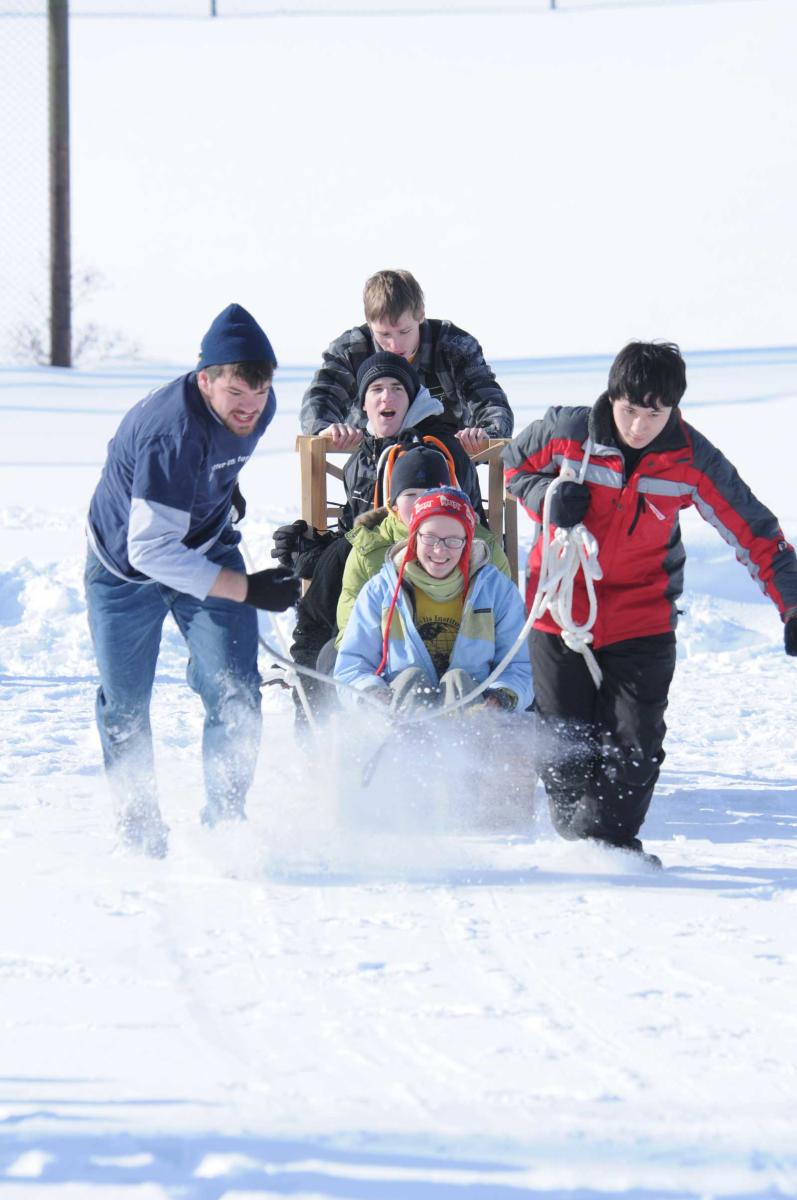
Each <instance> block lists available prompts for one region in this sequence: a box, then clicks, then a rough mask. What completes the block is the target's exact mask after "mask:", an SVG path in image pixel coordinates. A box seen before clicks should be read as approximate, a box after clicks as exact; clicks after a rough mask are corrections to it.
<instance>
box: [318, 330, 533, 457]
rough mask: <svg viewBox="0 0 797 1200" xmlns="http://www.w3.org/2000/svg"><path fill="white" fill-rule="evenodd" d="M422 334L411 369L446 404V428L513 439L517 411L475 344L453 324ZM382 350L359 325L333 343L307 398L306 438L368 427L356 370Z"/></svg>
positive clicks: (479, 347)
mask: <svg viewBox="0 0 797 1200" xmlns="http://www.w3.org/2000/svg"><path fill="white" fill-rule="evenodd" d="M420 333H421V340H420V344H419V346H418V352H417V354H416V355H415V358H414V359H413V362H412V365H413V367H414V368H415V370H416V371H417V372H418V375H419V376H420V380H421V383H422V384H423V385H424V387H427V388H428V389H429V391H430V392H431V393H432V395H433V396H435V397H436V398H438V399H439V400H441V401H442V402H443V409H444V412H443V419H444V420H445V421H446V423H447V424H449V425H451V426H452V427H453V428H454V429H464V428H465V427H467V426H471V425H478V426H481V427H482V428H483V429H485V430H486V431H487V433H488V434H489V435H490V437H495V438H508V437H511V436H512V430H513V428H514V416H513V414H512V409H511V408H510V407H509V401H508V400H507V398H506V394H505V393H504V391H503V389H502V388H501V387H500V386H499V384H498V383H497V382H496V379H495V375H494V374H493V371H492V370H491V368H490V367H489V366H488V364H487V363H486V362H485V360H484V353H483V351H482V348H481V346H480V345H479V343H478V342H477V341H476V339H475V338H474V337H472V336H471V335H470V334H469V333H465V331H464V329H458V328H457V326H456V325H453V324H452V323H451V322H450V321H438V320H432V319H428V320H425V321H422V322H421V328H420ZM378 349H379V347H378V346H376V345H375V344H374V339H373V335H372V333H371V330H370V328H369V327H368V325H357V326H355V328H354V329H349V330H347V331H346V333H342V334H341V335H340V337H338V338H336V339H335V341H334V342H332V343H331V345H330V346H329V347H328V348H327V350H325V351H324V362H323V365H322V366H321V367H320V368H319V370H318V371H316V373H315V375H314V376H313V381H312V383H311V384H310V386H309V388H308V389H307V391H306V392H305V394H304V396H303V397H302V407H301V417H300V419H301V427H302V433H305V434H314V433H320V432H321V430H322V429H326V428H327V426H329V425H334V424H337V423H343V422H345V423H347V424H349V425H353V426H355V427H356V428H358V429H362V428H364V427H365V421H366V417H365V413H364V412H363V409H362V408H361V406H360V404H359V401H358V399H357V370H358V368H359V366H360V364H361V363H363V362H364V361H365V359H366V358H370V356H371V355H372V354H373V353H374V352H375V351H376V350H378Z"/></svg>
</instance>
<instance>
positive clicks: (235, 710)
mask: <svg viewBox="0 0 797 1200" xmlns="http://www.w3.org/2000/svg"><path fill="white" fill-rule="evenodd" d="M235 536H236V535H235V534H233V533H231V532H230V533H227V534H226V535H224V534H223V535H222V538H220V539H219V541H218V542H217V543H216V544H215V545H214V546H213V547H212V548H211V550H209V551H208V554H207V557H208V558H209V559H210V560H211V561H212V562H215V563H219V564H220V565H221V566H224V567H230V568H232V569H233V570H238V571H244V570H245V567H244V562H243V558H242V557H241V553H240V551H239V550H238V548H237V546H236V545H235V544H234V542H233V541H232V539H233V538H235ZM225 537H226V540H224V539H225ZM236 540H237V538H236ZM85 585H86V603H87V606H88V616H89V627H90V629H91V636H92V640H93V642H94V653H95V656H96V659H97V666H98V668H99V673H100V687H99V688H98V690H97V703H96V716H97V726H98V728H99V732H100V741H101V743H102V753H103V758H104V760H105V768H106V771H107V772H108V777H109V779H110V781H111V783H112V785H113V788H114V791H115V793H116V796H117V800H118V802H119V803H120V805H121V809H122V813H121V815H122V819H124V814H125V813H129V812H131V811H133V812H139V813H141V814H142V815H143V814H146V813H147V812H150V813H153V812H157V810H158V800H157V791H156V785H155V771H154V761H153V753H152V729H151V726H150V716H149V707H150V699H151V696H152V686H153V683H154V680H155V667H156V664H157V660H158V651H159V649H160V639H161V630H162V627H163V622H164V620H165V619H166V616H167V614H168V613H171V614H172V616H173V617H174V619H175V621H176V622H177V626H178V628H179V630H180V632H181V633H182V635H183V637H184V638H185V640H186V642H187V643H188V649H189V652H190V660H189V663H188V671H187V678H188V683H189V685H190V687H191V688H192V689H193V690H194V691H195V692H198V693H199V695H200V696H201V698H202V703H203V704H204V707H205V727H204V733H203V737H202V759H203V765H204V772H205V791H206V795H207V806H206V808H205V810H204V812H203V817H204V819H206V820H208V821H209V822H210V823H211V824H213V823H215V821H216V820H218V819H219V818H221V817H223V816H234V815H243V810H244V802H245V799H246V793H247V791H248V789H249V786H250V784H251V782H252V777H253V775H254V770H255V763H256V761H257V753H258V748H259V744H260V676H259V674H258V670H257V639H258V629H257V613H256V611H255V609H254V608H250V607H249V606H248V605H246V604H238V603H236V602H235V601H232V600H217V599H213V598H212V597H208V598H207V599H206V600H197V599H196V598H195V597H194V596H189V595H187V594H186V593H185V592H177V591H174V589H173V588H168V587H165V586H163V585H162V584H159V583H156V582H154V581H152V582H147V583H128V582H126V581H125V580H124V579H119V578H118V576H116V575H114V574H112V573H111V572H110V571H108V570H106V568H105V567H104V566H103V565H102V563H101V562H100V560H99V559H98V558H97V556H96V555H95V554H94V553H93V552H92V551H91V550H89V552H88V558H87V561H86V574H85Z"/></svg>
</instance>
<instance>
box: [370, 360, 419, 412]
mask: <svg viewBox="0 0 797 1200" xmlns="http://www.w3.org/2000/svg"><path fill="white" fill-rule="evenodd" d="M385 378H387V379H397V380H398V381H399V383H401V384H403V385H404V389H405V391H406V393H407V395H408V396H409V398H410V404H412V402H413V400H414V399H415V397H416V396H417V395H418V392H419V391H420V390H421V381H420V379H419V378H418V374H417V372H416V370H415V368H414V367H413V366H412V364H411V363H408V362H407V360H406V358H402V357H401V355H400V354H391V353H390V351H389V350H379V351H378V353H376V354H372V355H371V357H370V358H366V360H365V362H363V363H361V364H360V369H359V371H358V372H357V398H358V399H359V401H360V404H363V403H364V402H365V393H366V392H367V391H368V387H369V385H370V384H372V383H373V382H374V380H375V379H385Z"/></svg>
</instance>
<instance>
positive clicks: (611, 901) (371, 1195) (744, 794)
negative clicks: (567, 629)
mask: <svg viewBox="0 0 797 1200" xmlns="http://www.w3.org/2000/svg"><path fill="white" fill-rule="evenodd" d="M796 363H797V350H787V349H782V350H771V351H735V352H729V353H726V354H722V353H717V354H706V355H694V356H689V357H688V369H689V390H688V392H687V397H686V400H685V407H686V410H687V413H688V415H689V417H690V418H691V419H692V420H693V421H694V423H695V424H697V425H698V427H699V428H701V429H702V430H703V431H704V432H706V433H707V434H708V435H709V436H710V437H712V438H714V439H716V440H717V441H718V442H719V444H720V445H721V446H722V447H723V449H724V450H725V451H726V453H727V454H728V455H729V457H730V458H731V459H732V460H733V461H735V462H736V463H737V465H738V466H739V468H740V470H741V471H742V474H743V476H744V477H745V478H746V480H747V481H748V483H749V484H750V485H751V486H752V487H753V489H754V491H756V493H757V494H758V495H759V496H761V498H762V499H764V500H765V502H767V503H768V504H769V505H770V507H772V508H773V509H774V511H776V512H777V513H778V515H779V517H780V519H781V521H782V523H783V526H784V529H785V531H786V533H787V536H790V538H791V539H792V540H794V538H795V536H797V501H796V500H795V494H794V489H793V470H792V466H791V439H789V438H788V437H787V436H783V435H784V434H785V433H786V432H787V431H789V430H790V429H792V428H793V418H792V416H791V413H792V411H793V406H794V402H795V399H797V387H796V386H795V364H796ZM496 366H497V369H498V373H499V377H501V378H502V379H504V381H505V382H506V385H507V387H508V389H509V391H510V394H511V397H512V400H513V403H514V406H515V408H516V412H517V415H518V423H519V424H521V423H525V422H526V421H528V420H530V419H532V418H533V417H534V416H537V415H539V414H540V413H541V411H542V410H543V408H544V406H545V405H546V404H548V403H579V402H587V401H589V400H590V399H592V398H593V397H594V396H595V395H596V394H597V391H598V390H599V389H600V387H601V385H602V382H603V380H604V379H605V374H606V367H607V362H606V360H604V359H600V358H597V359H571V360H565V359H558V360H537V361H527V362H514V363H507V364H496ZM179 370H180V367H179V366H177V365H175V366H173V367H172V366H162V365H161V366H158V365H147V366H145V365H141V364H138V365H135V366H122V365H120V366H114V367H105V368H103V369H97V370H96V371H75V372H71V373H70V372H65V371H58V370H46V369H41V370H34V369H29V370H23V369H6V370H3V371H0V423H1V426H2V442H1V443H0V444H1V445H2V451H0V455H2V459H3V462H2V470H3V481H4V486H3V499H2V506H1V507H0V736H1V737H2V746H3V751H2V758H1V759H0V809H2V825H1V826H0V855H1V856H2V858H1V859H0V862H1V863H2V866H1V867H0V905H2V911H3V912H4V913H5V914H6V919H5V922H4V934H3V938H2V942H0V1027H2V1030H3V1043H2V1044H3V1054H2V1067H0V1131H1V1132H2V1135H3V1136H2V1140H0V1195H2V1196H3V1200H5V1198H6V1197H8V1198H9V1200H43V1198H44V1197H46V1198H47V1200H54V1198H55V1197H58V1198H59V1200H61V1198H63V1200H78V1198H79V1200H86V1198H89V1197H94V1196H96V1197H101V1198H102V1200H126V1198H127V1197H131V1198H133V1197H135V1198H136V1200H165V1198H167V1197H168V1198H170V1200H171V1198H175V1200H176V1198H178V1197H189V1198H191V1200H222V1198H224V1200H244V1198H247V1200H248V1198H250V1197H254V1196H258V1197H278V1196H285V1195H291V1196H295V1197H300V1198H301V1200H311V1198H312V1200H317V1198H321V1197H323V1198H333V1197H334V1198H336V1200H339V1198H346V1200H392V1198H394V1197H400V1198H401V1200H426V1198H427V1197H435V1198H437V1197H440V1198H444V1197H455V1196H460V1195H461V1196H463V1197H464V1196H467V1197H469V1198H470V1197H474V1198H477V1200H500V1198H501V1197H506V1198H507V1200H510V1198H512V1197H514V1196H519V1195H528V1196H534V1197H540V1198H543V1197H545V1198H553V1197H557V1198H558V1197H572V1198H573V1200H598V1197H604V1196H616V1197H623V1198H624V1200H654V1198H659V1197H662V1198H663V1197H668V1198H669V1197H678V1198H681V1197H684V1198H685V1197H690V1198H692V1197H694V1198H695V1200H697V1198H698V1197H700V1198H707V1197H750V1198H756V1200H763V1198H764V1197H767V1198H769V1197H775V1196H782V1195H795V1194H797V1152H796V1151H795V1137H794V1127H795V1126H794V1101H795V1096H796V1095H797V1054H796V1053H795V1052H796V1051H797V1011H796V1010H795V1006H794V995H795V988H796V987H797V943H796V942H795V936H794V929H795V919H796V918H797V908H795V903H796V902H797V887H796V884H797V749H796V748H795V739H794V718H793V698H794V688H795V674H794V672H795V663H794V662H793V661H792V660H789V659H787V658H786V657H785V655H784V654H783V650H782V641H781V639H782V632H781V626H780V623H779V621H778V618H777V614H776V612H775V610H774V608H773V607H772V605H771V604H770V603H769V602H768V601H766V599H765V598H763V597H762V596H761V594H760V593H759V592H758V590H757V588H756V587H755V586H754V585H753V584H752V582H751V581H750V580H749V578H748V576H747V574H746V572H745V571H744V569H743V568H742V567H740V566H739V565H738V564H737V563H735V561H734V560H733V557H732V554H731V552H730V551H729V550H728V549H727V548H726V547H725V546H724V545H723V544H722V543H721V542H720V541H719V539H718V538H717V537H716V535H714V534H713V532H712V531H711V530H709V529H708V527H706V526H704V525H703V524H702V522H700V520H699V518H695V520H691V519H690V520H688V521H687V522H686V524H685V538H686V541H687V546H688V550H689V555H690V558H689V566H688V576H687V592H686V595H685V597H684V608H685V610H686V613H685V616H684V618H683V621H682V626H681V628H680V631H679V654H680V660H681V661H680V663H679V667H678V672H677V674H676V680H675V684H674V686H673V691H672V702H671V706H670V710H669V713H668V723H669V726H670V733H669V737H668V742H667V750H668V757H667V760H666V762H665V764H664V769H663V773H662V778H661V782H660V786H659V788H658V792H657V796H656V798H655V799H654V803H653V807H652V810H651V814H650V817H649V819H648V822H647V823H646V826H645V829H644V836H645V842H646V845H648V846H649V847H650V848H651V849H652V850H654V851H656V852H657V853H658V854H660V855H661V857H662V859H663V860H664V865H665V869H664V870H663V871H662V872H654V871H652V870H650V869H649V868H647V867H645V866H643V865H639V864H637V863H634V862H632V861H630V860H628V858H627V857H626V856H624V855H622V854H621V853H619V852H618V853H614V852H608V851H600V850H597V849H595V848H590V847H586V846H581V845H572V844H569V843H565V842H563V841H559V840H557V839H556V838H555V836H554V835H553V833H552V832H551V829H550V826H549V824H548V821H547V818H546V816H545V812H544V804H543V803H542V802H541V797H540V795H539V794H538V795H537V804H536V811H534V812H533V811H531V809H530V808H529V809H528V810H527V811H525V812H524V811H523V810H522V808H521V809H520V810H518V809H517V808H516V809H515V811H514V813H507V812H506V811H504V812H503V813H502V814H501V815H500V817H498V818H496V820H495V821H494V822H491V821H490V819H489V812H490V808H491V807H492V805H491V804H490V803H485V797H484V793H482V798H481V801H480V803H479V804H478V805H477V804H476V803H466V802H465V800H464V799H463V801H462V803H461V804H460V805H459V806H457V805H453V806H452V805H451V804H450V797H449V798H448V799H446V798H445V797H442V798H441V795H440V794H439V792H438V793H437V794H435V796H433V797H429V799H428V808H429V812H428V814H427V815H426V816H424V815H423V812H422V811H421V812H419V809H418V806H417V803H416V804H415V805H414V807H413V805H410V804H409V803H408V801H409V797H408V796H407V788H406V787H405V785H406V776H405V775H404V774H402V773H401V772H397V771H385V770H382V771H381V772H380V771H377V773H376V774H375V777H374V788H375V791H374V793H373V794H372V795H371V797H370V799H371V802H372V806H373V811H372V812H371V813H369V817H368V819H367V820H365V819H362V812H361V813H360V820H359V821H358V820H355V819H354V815H353V814H354V812H355V810H356V804H355V803H354V802H353V799H352V794H351V791H350V786H351V784H352V781H354V783H356V776H357V769H356V767H353V766H352V764H351V762H349V763H348V765H347V764H346V762H345V758H346V756H345V754H344V750H345V748H346V746H348V745H350V744H351V742H350V738H351V737H352V736H353V733H352V728H351V726H350V725H349V726H347V728H346V730H345V731H337V732H335V731H332V732H330V734H329V735H328V736H327V738H326V740H325V742H324V745H323V748H322V750H321V751H320V752H317V753H313V751H312V747H311V748H310V749H309V750H307V751H305V750H303V749H302V747H301V746H300V745H297V744H296V743H295V742H294V739H293V733H292V726H291V710H290V705H289V703H288V700H287V697H286V694H285V693H283V692H281V691H280V690H279V689H277V688H274V687H270V688H268V689H267V693H266V697H265V720H264V732H263V744H262V751H261V759H260V763H259V767H258V773H257V778H256V782H255V786H254V788H253V790H252V793H251V797H250V806H249V807H250V821H249V823H248V825H247V826H246V827H245V828H239V829H231V830H216V831H208V830H205V829H203V828H201V827H200V826H199V823H198V818H197V814H198V811H199V808H200V806H201V803H202V800H201V795H202V784H201V765H200V761H199V738H200V727H201V714H200V711H199V710H200V705H199V701H198V700H197V699H196V697H194V696H193V695H192V693H190V692H189V690H188V688H187V686H186V684H185V681H184V672H185V666H186V656H185V651H184V648H183V645H182V642H181V640H180V638H179V636H178V634H177V633H176V630H174V629H169V628H167V630H166V631H165V635H164V642H163V649H162V654H161V660H160V671H159V677H158V682H157V688H156V696H155V701H154V708H153V711H154V725H155V730H156V751H157V756H158V766H159V775H160V780H161V787H162V804H163V811H164V815H165V817H166V819H167V821H168V822H169V824H170V825H171V827H172V852H171V853H170V855H169V857H168V858H167V859H166V860H165V861H164V862H152V861H141V860H138V859H131V858H128V857H125V856H123V855H121V854H120V853H119V852H118V850H116V849H115V843H114V833H113V822H112V817H111V811H110V805H109V801H108V797H107V795H106V790H105V785H104V780H103V777H102V772H101V767H100V751H99V744H98V739H97V736H96V732H95V729H94V725H93V712H92V705H93V695H94V689H95V687H96V674H95V667H94V662H93V658H92V653H91V647H90V641H89V637H88V631H87V628H86V619H85V607H84V602H83V596H82V590H81V570H82V559H83V552H84V543H83V532H82V526H83V519H84V513H85V509H86V505H87V501H88V498H89V495H90V493H91V490H92V488H93V486H94V483H95V481H96V478H97V475H98V472H99V468H100V465H101V463H102V460H103V455H104V446H105V443H106V442H107V439H108V438H109V436H110V435H111V433H112V432H113V429H114V428H115V425H116V424H117V422H118V420H119V417H120V414H121V413H122V412H123V411H124V410H125V409H126V408H127V407H128V406H129V405H130V404H132V403H133V402H134V401H135V399H136V398H138V397H139V396H140V395H142V394H143V393H144V392H145V391H146V390H147V389H148V388H149V387H150V386H152V385H153V384H155V383H157V382H160V381H163V380H165V379H167V378H170V377H171V376H173V375H174V374H176V373H177V372H178V371H179ZM307 378H308V373H307V372H306V371H302V370H301V369H298V368H288V369H285V370H283V371H280V372H279V375H278V384H277V394H278V400H279V405H280V409H279V415H278V417H277V418H276V420H275V422H274V424H273V425H272V427H271V429H270V430H269V432H268V434H267V436H266V438H265V439H264V441H263V443H262V444H261V449H260V451H259V452H258V454H256V456H255V457H254V459H253V460H252V462H251V463H250V464H248V465H247V467H246V468H245V470H244V473H243V475H242V490H243V491H244V494H245V495H246V497H247V499H248V501H249V515H248V516H247V520H246V523H245V536H246V541H247V545H248V548H249V550H250V552H251V553H252V555H253V557H254V559H255V561H256V562H258V563H262V564H264V565H265V564H266V562H267V557H268V550H269V548H270V532H271V530H272V528H273V527H274V526H275V525H276V524H277V523H279V522H281V521H282V520H284V519H285V518H292V517H293V516H294V515H295V513H296V510H297V506H298V477H297V462H296V458H295V454H294V452H293V439H294V436H295V430H296V421H297V410H298V404H299V400H300V397H301V393H302V390H303V387H304V386H305V384H306V381H307ZM527 535H528V527H527V526H526V525H525V524H524V525H523V527H522V536H523V538H524V539H525V538H526V537H527ZM285 628H286V629H287V626H286V627H285ZM269 636H270V637H271V638H273V637H274V632H273V631H272V632H270V633H269ZM262 665H263V666H264V667H266V666H268V665H269V663H268V658H267V656H265V655H264V658H263V662H262ZM459 753H460V749H459V748H456V747H455V748H454V756H455V757H456V755H458V754H459ZM449 761H451V760H449ZM470 761H471V762H472V761H473V760H472V759H471V760H470ZM496 769H498V764H496ZM439 782H440V780H439V779H438V784H439ZM488 787H491V792H492V797H493V798H495V799H496V800H497V799H498V798H499V796H500V793H501V791H502V790H503V788H504V785H503V783H502V781H501V778H500V773H499V774H498V775H496V776H495V777H494V778H493V780H492V781H491V782H490V783H488ZM402 797H403V800H404V801H405V804H406V809H405V808H403V807H402ZM355 799H356V797H355ZM487 800H488V801H489V800H490V795H489V794H488V796H487ZM407 811H409V813H410V814H411V815H410V816H407V815H406V812H407Z"/></svg>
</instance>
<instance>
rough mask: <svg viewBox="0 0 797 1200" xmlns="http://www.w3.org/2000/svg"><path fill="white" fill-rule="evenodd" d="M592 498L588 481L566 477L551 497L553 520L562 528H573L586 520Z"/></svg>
mask: <svg viewBox="0 0 797 1200" xmlns="http://www.w3.org/2000/svg"><path fill="white" fill-rule="evenodd" d="M590 499H591V497H590V494H589V488H588V487H587V485H586V483H576V482H575V480H573V479H566V480H565V481H564V483H560V484H559V486H558V488H557V489H556V491H555V492H554V494H553V496H552V498H551V521H552V522H553V524H554V525H557V526H558V527H559V528H560V529H572V528H573V526H574V525H578V524H579V522H580V521H583V520H584V516H585V515H586V511H587V509H588V508H589V502H590Z"/></svg>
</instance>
